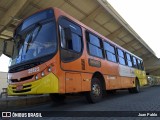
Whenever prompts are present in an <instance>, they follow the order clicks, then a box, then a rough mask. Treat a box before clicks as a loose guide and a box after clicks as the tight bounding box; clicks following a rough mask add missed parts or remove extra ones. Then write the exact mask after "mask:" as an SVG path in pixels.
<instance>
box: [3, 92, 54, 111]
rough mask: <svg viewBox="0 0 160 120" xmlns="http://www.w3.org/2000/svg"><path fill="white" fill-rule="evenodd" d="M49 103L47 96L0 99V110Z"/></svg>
mask: <svg viewBox="0 0 160 120" xmlns="http://www.w3.org/2000/svg"><path fill="white" fill-rule="evenodd" d="M50 101H51V99H50V97H49V96H48V95H38V96H17V97H7V98H2V99H0V110H11V109H14V108H21V107H26V106H32V105H39V104H42V103H46V102H50Z"/></svg>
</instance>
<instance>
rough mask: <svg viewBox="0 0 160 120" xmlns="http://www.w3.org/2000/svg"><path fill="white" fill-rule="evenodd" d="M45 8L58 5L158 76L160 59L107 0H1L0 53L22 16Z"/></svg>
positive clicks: (159, 73)
mask: <svg viewBox="0 0 160 120" xmlns="http://www.w3.org/2000/svg"><path fill="white" fill-rule="evenodd" d="M47 7H57V8H60V9H62V10H63V11H65V12H66V13H68V14H69V15H71V16H73V17H74V18H76V19H78V20H79V21H81V22H83V23H84V24H86V25H87V26H89V27H91V28H92V29H94V30H96V31H97V32H99V33H100V34H102V35H104V36H106V37H108V38H109V39H111V40H112V41H113V42H115V43H117V44H119V45H120V46H122V47H124V48H126V49H127V50H129V51H130V52H132V53H134V54H136V55H137V56H139V57H141V58H142V59H143V60H144V64H145V68H146V70H147V72H148V73H150V74H154V75H160V61H159V60H158V58H157V57H156V56H155V53H154V52H153V50H152V49H151V48H150V47H149V46H148V45H147V44H146V43H145V42H144V41H143V40H142V38H141V37H140V36H139V35H138V34H137V33H136V32H135V31H134V30H133V29H132V28H131V27H130V26H129V25H128V23H127V22H125V20H124V19H123V18H122V17H121V16H120V15H119V14H118V13H117V12H116V11H115V10H114V8H113V7H112V6H111V5H110V4H109V3H108V2H107V1H106V0H34V1H32V0H1V1H0V54H1V53H2V43H3V42H2V41H3V40H7V39H9V38H11V37H12V36H13V31H14V29H15V27H16V26H17V24H18V23H19V22H20V21H21V20H22V19H24V18H25V17H27V16H29V15H31V14H32V13H34V12H36V11H38V10H39V9H45V8H47Z"/></svg>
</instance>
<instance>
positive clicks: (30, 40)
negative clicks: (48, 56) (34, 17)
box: [26, 23, 42, 53]
mask: <svg viewBox="0 0 160 120" xmlns="http://www.w3.org/2000/svg"><path fill="white" fill-rule="evenodd" d="M37 27H38V30H37V32H36V35H35V36H34V38H33V33H34V32H35V30H36V29H37ZM41 28H42V25H41V24H40V23H38V24H36V27H35V28H34V29H33V31H32V33H31V36H30V38H29V40H28V42H27V48H26V53H27V51H28V48H29V46H30V44H31V43H33V42H34V41H35V39H36V38H37V36H38V34H39V32H40V30H41Z"/></svg>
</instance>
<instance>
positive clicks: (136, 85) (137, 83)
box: [133, 79, 140, 93]
mask: <svg viewBox="0 0 160 120" xmlns="http://www.w3.org/2000/svg"><path fill="white" fill-rule="evenodd" d="M139 92H140V84H139V80H137V79H136V81H135V87H134V88H133V93H139Z"/></svg>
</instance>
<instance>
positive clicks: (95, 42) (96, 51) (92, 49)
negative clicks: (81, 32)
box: [86, 31, 104, 58]
mask: <svg viewBox="0 0 160 120" xmlns="http://www.w3.org/2000/svg"><path fill="white" fill-rule="evenodd" d="M86 38H87V46H88V52H89V54H90V55H92V56H95V57H99V58H104V55H103V47H102V40H101V39H100V38H98V37H97V36H95V35H93V34H91V33H89V32H88V31H86Z"/></svg>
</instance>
